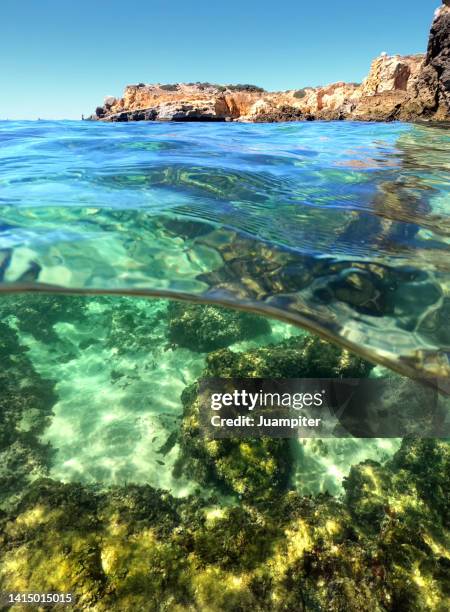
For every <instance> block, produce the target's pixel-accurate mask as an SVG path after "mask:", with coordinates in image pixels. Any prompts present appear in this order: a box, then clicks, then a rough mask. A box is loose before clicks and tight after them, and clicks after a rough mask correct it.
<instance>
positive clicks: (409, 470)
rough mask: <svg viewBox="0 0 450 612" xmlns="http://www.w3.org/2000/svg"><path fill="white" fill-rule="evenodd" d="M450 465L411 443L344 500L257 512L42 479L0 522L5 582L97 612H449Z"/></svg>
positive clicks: (357, 474) (441, 445)
mask: <svg viewBox="0 0 450 612" xmlns="http://www.w3.org/2000/svg"><path fill="white" fill-rule="evenodd" d="M449 469H450V450H449V444H448V442H438V441H433V440H420V441H418V440H408V441H406V440H405V441H404V442H403V444H402V447H401V448H400V450H399V451H398V452H397V454H396V455H395V456H394V457H393V459H392V460H390V461H388V462H386V463H385V464H384V465H382V464H378V463H375V462H364V463H362V464H359V465H356V466H353V468H352V470H351V473H350V476H349V478H348V479H347V481H346V490H347V495H346V497H345V498H344V499H340V498H333V497H331V496H329V495H318V496H316V497H302V496H300V495H299V494H297V493H295V492H292V491H290V492H287V493H285V494H284V495H281V496H279V497H277V498H276V500H275V501H274V500H268V501H267V502H265V503H263V504H259V505H252V504H248V503H242V504H240V505H233V504H231V505H229V504H225V503H218V501H217V499H216V500H214V499H213V498H209V499H201V498H199V497H190V498H186V499H174V498H172V497H171V496H170V495H169V494H168V493H165V492H163V491H157V490H155V489H152V488H151V487H149V486H125V487H114V488H109V489H107V488H106V489H101V488H98V487H94V486H91V487H89V486H81V485H78V484H62V483H57V482H54V481H51V480H41V481H37V482H34V483H32V484H31V485H29V486H28V487H27V489H26V491H25V492H24V496H23V497H22V499H21V500H20V502H18V503H16V505H15V507H14V508H11V509H10V510H8V512H6V513H4V514H3V515H0V588H1V589H2V591H14V590H21V591H37V592H55V591H56V592H68V591H69V592H73V593H74V595H75V598H76V609H95V610H98V611H99V612H106V611H116V610H117V611H122V610H131V609H136V610H150V609H151V610H179V611H180V612H183V611H186V612H188V611H189V610H202V611H203V610H208V611H210V612H236V611H237V610H250V609H254V610H259V611H261V612H286V611H287V610H302V611H304V612H307V611H310V610H317V611H321V610H330V611H331V612H344V611H345V612H360V610H362V609H367V610H370V611H372V610H378V611H380V612H399V611H400V612H423V611H424V610H430V611H431V610H433V611H436V612H439V611H442V612H443V611H444V610H446V609H447V607H448V606H447V603H448V596H449V593H450V561H449V554H448V546H447V543H448V538H449V535H450V533H449V523H448V517H449V514H448V511H449V504H450V496H449V494H448V493H449V491H448V484H447V483H448V482H449V480H450V479H449V476H450V473H449Z"/></svg>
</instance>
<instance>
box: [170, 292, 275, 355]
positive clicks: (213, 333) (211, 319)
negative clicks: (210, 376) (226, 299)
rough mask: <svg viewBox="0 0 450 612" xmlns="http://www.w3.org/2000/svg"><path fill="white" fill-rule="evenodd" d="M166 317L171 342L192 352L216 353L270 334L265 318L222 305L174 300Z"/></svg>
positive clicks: (268, 324)
mask: <svg viewBox="0 0 450 612" xmlns="http://www.w3.org/2000/svg"><path fill="white" fill-rule="evenodd" d="M167 318H168V336H169V340H170V341H171V342H172V343H173V344H176V345H178V346H182V347H185V348H188V349H190V350H191V351H199V352H208V351H214V350H215V349H218V348H223V347H226V346H229V345H230V344H233V343H234V342H239V341H241V340H249V339H251V338H256V337H258V336H261V335H263V334H268V333H270V323H269V322H268V320H267V319H266V318H264V317H262V316H258V315H255V314H253V313H247V312H241V311H238V310H233V309H230V308H224V307H222V306H220V307H219V306H211V305H202V304H192V303H188V302H177V301H173V302H170V303H169V305H168V307H167Z"/></svg>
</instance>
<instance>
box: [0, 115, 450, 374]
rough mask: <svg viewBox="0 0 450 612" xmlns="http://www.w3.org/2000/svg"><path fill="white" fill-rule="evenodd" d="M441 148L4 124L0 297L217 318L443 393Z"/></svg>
mask: <svg viewBox="0 0 450 612" xmlns="http://www.w3.org/2000/svg"><path fill="white" fill-rule="evenodd" d="M449 135H450V132H449V131H448V130H446V129H444V128H434V127H424V126H411V125H404V124H398V123H395V124H394V123H393V124H358V123H351V122H345V123H344V122H336V123H334V122H332V123H292V124H289V123H288V124H272V125H251V124H249V125H244V124H202V123H194V124H192V123H189V124H186V123H173V124H172V123H171V124H158V123H129V124H126V125H122V124H113V125H109V124H108V125H105V124H101V123H90V122H45V121H41V122H1V123H0V227H1V234H0V257H1V263H0V275H1V280H2V287H1V288H2V289H4V290H6V291H9V290H12V289H14V288H20V289H24V288H25V289H26V288H31V289H51V290H57V289H70V290H76V291H79V290H86V291H92V292H96V291H116V292H119V293H133V292H136V293H137V292H144V293H153V294H162V295H176V296H180V295H181V296H184V297H187V298H195V299H200V300H204V301H215V302H219V303H223V304H230V305H233V306H239V307H244V308H249V309H252V310H257V311H260V312H263V313H266V314H270V315H271V316H276V317H280V318H282V319H285V320H286V321H291V322H294V323H298V324H300V325H301V326H303V327H304V328H307V329H310V330H313V331H318V332H320V333H321V334H322V335H324V336H325V337H327V338H330V339H332V340H333V341H336V342H338V343H340V344H342V345H345V346H348V347H350V348H351V349H352V350H355V351H357V352H359V353H360V354H362V355H364V356H366V357H370V358H371V359H372V360H375V361H377V362H378V363H380V364H384V365H387V366H389V367H393V368H395V369H397V370H399V371H400V372H403V373H405V374H407V375H413V376H438V377H440V378H441V379H442V380H443V381H445V379H446V378H447V376H448V374H449V360H448V353H449V351H450V335H449V331H448V330H449V325H448V322H449V321H450V300H449V297H448V294H449V279H450V258H449V252H450V251H449V235H450V226H449V210H450V180H449V176H450V174H449V166H450V137H449ZM443 384H444V383H443Z"/></svg>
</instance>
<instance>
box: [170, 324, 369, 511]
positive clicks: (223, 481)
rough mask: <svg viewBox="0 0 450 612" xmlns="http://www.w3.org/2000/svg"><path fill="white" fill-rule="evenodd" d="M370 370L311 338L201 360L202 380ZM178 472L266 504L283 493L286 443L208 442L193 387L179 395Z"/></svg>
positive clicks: (217, 353) (220, 352) (286, 481)
mask: <svg viewBox="0 0 450 612" xmlns="http://www.w3.org/2000/svg"><path fill="white" fill-rule="evenodd" d="M371 367H372V366H371V365H370V364H369V363H367V362H365V361H363V360H362V359H360V358H359V357H356V356H353V355H350V353H348V352H347V351H345V350H342V349H340V348H337V347H335V346H333V345H331V344H329V343H328V342H325V341H323V340H320V339H319V338H317V337H313V336H307V337H300V338H297V337H296V338H291V339H289V340H286V341H284V342H281V343H280V344H276V345H270V346H267V347H263V348H258V349H251V350H249V351H245V352H240V353H236V352H233V351H231V350H229V349H221V350H218V351H215V352H213V353H210V354H209V355H208V356H207V358H206V369H205V371H204V372H203V377H224V378H254V377H266V378H300V377H304V378H315V377H322V378H335V377H361V376H367V374H368V373H369V371H370V369H371ZM181 399H182V403H183V423H182V426H181V432H180V436H179V442H180V446H181V457H180V459H179V461H178V469H179V470H182V471H184V472H185V473H187V474H189V475H190V476H191V477H194V478H195V479H196V480H197V481H198V482H200V483H201V484H207V483H208V482H209V483H211V482H215V483H216V484H219V486H220V485H222V486H223V485H224V486H225V488H226V489H227V490H229V491H232V492H233V493H235V494H238V495H240V496H242V497H244V498H246V499H251V500H253V501H254V500H259V499H269V498H270V497H272V496H274V495H277V494H279V493H280V492H281V491H283V490H284V489H286V487H287V486H288V484H289V476H290V472H291V465H292V451H291V448H292V442H290V441H288V440H285V439H280V438H265V437H264V438H259V439H251V438H245V439H240V438H226V439H210V438H209V437H207V435H206V433H205V432H204V431H202V427H201V423H200V399H199V385H198V383H197V384H194V385H191V386H190V387H188V388H187V389H185V391H184V392H183V394H182V398H181Z"/></svg>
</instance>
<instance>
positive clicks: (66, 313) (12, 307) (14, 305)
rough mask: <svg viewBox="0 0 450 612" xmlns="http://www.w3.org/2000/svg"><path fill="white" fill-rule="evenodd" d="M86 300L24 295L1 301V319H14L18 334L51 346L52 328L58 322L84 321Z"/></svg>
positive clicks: (31, 294)
mask: <svg viewBox="0 0 450 612" xmlns="http://www.w3.org/2000/svg"><path fill="white" fill-rule="evenodd" d="M86 300H87V298H86V297H81V296H73V295H58V294H56V295H54V294H53V295H47V294H45V293H36V294H33V293H24V294H19V295H15V294H12V295H5V296H1V298H0V318H1V319H2V320H6V319H7V318H9V317H13V318H14V320H15V321H16V324H17V327H18V329H19V330H20V332H21V333H24V334H31V335H32V336H33V337H34V338H36V340H40V341H42V342H54V341H55V340H57V334H56V333H55V330H54V325H55V324H56V323H61V322H69V323H72V324H75V323H77V322H80V321H82V320H83V319H84V318H85V317H86V306H87V302H86Z"/></svg>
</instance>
